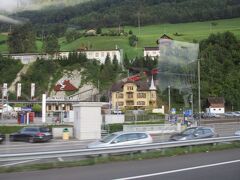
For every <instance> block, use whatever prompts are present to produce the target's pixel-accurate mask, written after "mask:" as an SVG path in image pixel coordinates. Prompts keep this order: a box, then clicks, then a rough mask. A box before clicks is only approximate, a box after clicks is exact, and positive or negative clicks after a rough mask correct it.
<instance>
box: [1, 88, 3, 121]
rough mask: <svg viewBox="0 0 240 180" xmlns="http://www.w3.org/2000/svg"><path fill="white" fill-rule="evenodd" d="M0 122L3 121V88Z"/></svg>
mask: <svg viewBox="0 0 240 180" xmlns="http://www.w3.org/2000/svg"><path fill="white" fill-rule="evenodd" d="M1 120H3V87H2V113H1Z"/></svg>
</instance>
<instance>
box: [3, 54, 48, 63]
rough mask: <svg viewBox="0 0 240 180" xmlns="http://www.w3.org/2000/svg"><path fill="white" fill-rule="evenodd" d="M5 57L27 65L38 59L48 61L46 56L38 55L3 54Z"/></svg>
mask: <svg viewBox="0 0 240 180" xmlns="http://www.w3.org/2000/svg"><path fill="white" fill-rule="evenodd" d="M3 56H5V57H9V58H12V59H15V60H20V61H21V63H22V64H29V63H32V62H34V61H36V60H37V59H38V58H39V59H48V58H49V55H48V54H40V53H18V54H3Z"/></svg>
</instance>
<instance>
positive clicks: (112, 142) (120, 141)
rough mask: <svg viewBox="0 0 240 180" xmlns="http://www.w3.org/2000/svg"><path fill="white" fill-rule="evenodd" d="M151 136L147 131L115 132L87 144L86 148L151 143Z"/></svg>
mask: <svg viewBox="0 0 240 180" xmlns="http://www.w3.org/2000/svg"><path fill="white" fill-rule="evenodd" d="M152 142H153V140H152V137H151V135H150V134H149V133H147V132H115V133H112V134H109V135H108V136H105V137H104V138H103V139H100V140H98V141H95V142H93V143H90V144H88V146H87V147H88V148H105V147H113V146H128V145H134V144H146V143H152Z"/></svg>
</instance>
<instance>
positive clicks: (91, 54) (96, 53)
mask: <svg viewBox="0 0 240 180" xmlns="http://www.w3.org/2000/svg"><path fill="white" fill-rule="evenodd" d="M79 52H80V53H83V54H85V55H86V57H87V59H96V60H99V61H100V63H101V64H104V63H105V59H106V57H107V56H109V57H110V59H111V60H113V59H114V56H116V59H117V60H118V63H119V64H120V63H122V53H121V50H120V49H109V50H81V51H79Z"/></svg>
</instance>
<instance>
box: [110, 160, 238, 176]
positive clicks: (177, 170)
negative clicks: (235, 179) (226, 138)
mask: <svg viewBox="0 0 240 180" xmlns="http://www.w3.org/2000/svg"><path fill="white" fill-rule="evenodd" d="M238 162H240V159H239V160H233V161H226V162H221V163H215V164H207V165H202V166H195V167H190V168H183V169H176V170H171V171H164V172H159V173H152V174H145V175H139V176H132V177H125V178H119V179H113V180H130V179H138V178H146V177H152V176H159V175H164V174H171V173H177V172H182V171H190V170H194V169H201V168H207V167H213V166H221V165H225V164H232V163H238Z"/></svg>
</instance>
